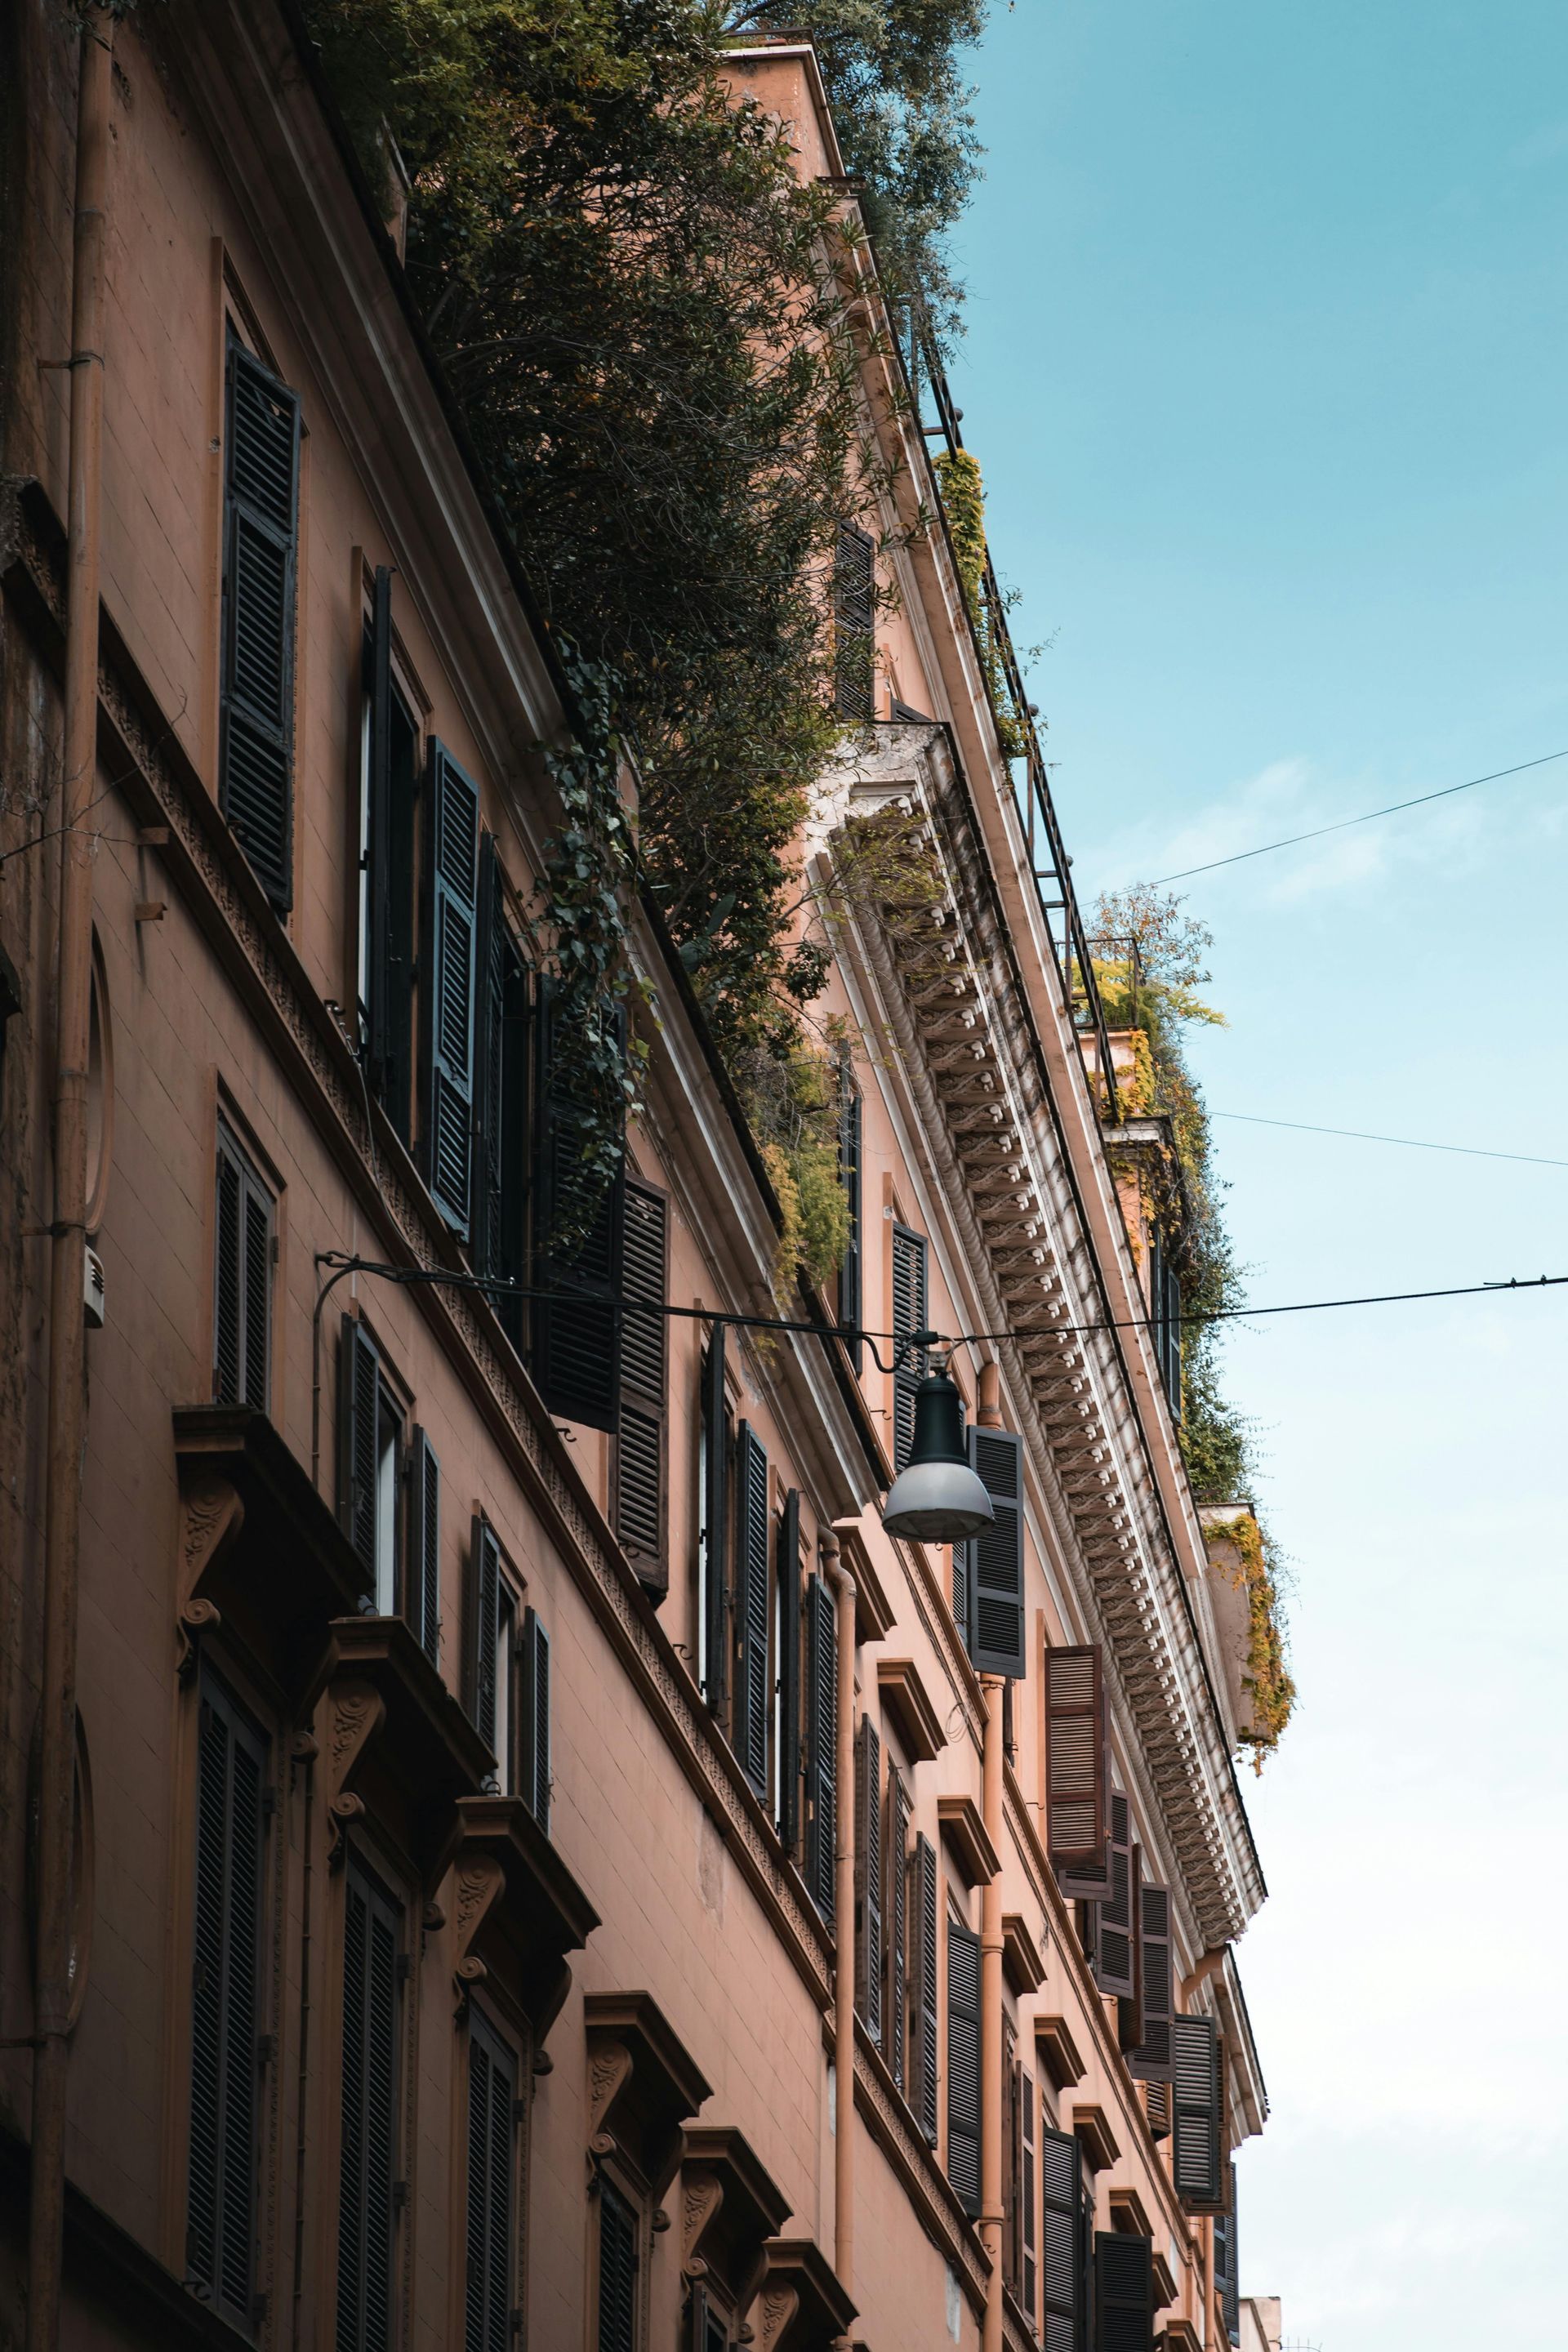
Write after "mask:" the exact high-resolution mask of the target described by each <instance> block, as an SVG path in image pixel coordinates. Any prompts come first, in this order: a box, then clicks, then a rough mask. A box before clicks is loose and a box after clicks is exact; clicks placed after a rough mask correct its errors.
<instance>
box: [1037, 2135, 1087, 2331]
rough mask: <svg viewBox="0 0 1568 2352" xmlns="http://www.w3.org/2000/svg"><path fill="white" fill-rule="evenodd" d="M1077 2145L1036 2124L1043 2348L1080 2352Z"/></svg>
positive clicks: (1071, 2139) (1079, 2195)
mask: <svg viewBox="0 0 1568 2352" xmlns="http://www.w3.org/2000/svg"><path fill="white" fill-rule="evenodd" d="M1079 2163H1080V2158H1079V2145H1078V2142H1077V2140H1076V2139H1075V2138H1074V2137H1073V2136H1072V2134H1071V2133H1070V2132H1060V2131H1052V2130H1050V2129H1049V2128H1048V2127H1047V2126H1041V2130H1040V2214H1041V2231H1040V2269H1041V2272H1042V2286H1043V2290H1044V2293H1043V2296H1042V2300H1043V2302H1044V2304H1045V2327H1046V2332H1045V2337H1044V2343H1045V2352H1082V2346H1083V2317H1084V2311H1083V2303H1084V2296H1083V2265H1082V2261H1081V2259H1080V2253H1079V2213H1080V2209H1081V2205H1082V2197H1081V2192H1080V2189H1079Z"/></svg>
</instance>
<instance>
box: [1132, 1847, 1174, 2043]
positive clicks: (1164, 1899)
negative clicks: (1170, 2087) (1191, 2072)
mask: <svg viewBox="0 0 1568 2352" xmlns="http://www.w3.org/2000/svg"><path fill="white" fill-rule="evenodd" d="M1138 1909H1139V1942H1140V1944H1141V1945H1142V1954H1143V2038H1142V2042H1140V2043H1139V2044H1138V2046H1137V2048H1136V2049H1134V2050H1131V2051H1129V2053H1128V2055H1127V2067H1128V2072H1129V2073H1130V2074H1133V2075H1135V2076H1136V2077H1137V2078H1138V2079H1139V2080H1141V2081H1142V2082H1145V2083H1168V2082H1169V2081H1170V2079H1171V2017H1172V2012H1173V2009H1174V2007H1175V2003H1174V2001H1173V1999H1172V1991H1173V1983H1172V1961H1171V1896H1170V1890H1169V1889H1168V1888H1167V1887H1163V1886H1157V1885H1154V1884H1153V1882H1152V1880H1151V1881H1149V1882H1147V1883H1146V1884H1145V1885H1144V1886H1143V1888H1142V1894H1141V1896H1140V1901H1139V1906H1138Z"/></svg>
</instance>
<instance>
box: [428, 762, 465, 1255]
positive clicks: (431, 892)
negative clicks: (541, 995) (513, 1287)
mask: <svg viewBox="0 0 1568 2352" xmlns="http://www.w3.org/2000/svg"><path fill="white" fill-rule="evenodd" d="M422 878H423V885H424V889H423V920H422V923H421V931H422V942H421V953H420V959H419V969H420V989H419V1004H420V1023H419V1027H420V1040H421V1044H422V1046H423V1049H424V1050H423V1060H424V1068H425V1103H424V1134H423V1136H422V1138H421V1145H420V1149H421V1165H422V1167H423V1169H424V1174H425V1181H426V1184H427V1185H428V1187H429V1190H430V1197H431V1199H432V1200H433V1201H434V1202H435V1203H436V1206H437V1208H438V1209H439V1210H440V1212H441V1214H442V1215H443V1216H444V1217H445V1218H446V1220H447V1223H448V1224H449V1225H450V1226H451V1228H452V1230H453V1232H454V1233H455V1234H457V1235H458V1239H459V1240H461V1241H467V1240H468V1235H469V1232H470V1229H471V1219H472V1215H473V1193H474V1190H475V1187H474V1182H473V1160H474V1134H473V1128H474V1062H475V1037H474V1013H475V993H476V964H477V956H476V946H477V933H478V929H479V786H478V785H477V784H476V783H475V782H474V780H473V778H472V777H471V776H469V775H468V774H466V773H465V772H464V771H463V770H462V769H461V768H460V767H459V766H458V762H457V761H456V760H454V759H453V757H452V755H451V753H450V752H449V751H447V747H446V745H445V744H444V743H438V742H437V741H436V740H435V739H434V738H433V737H432V739H431V743H430V756H429V761H428V765H427V767H426V777H425V856H424V869H423V877H422Z"/></svg>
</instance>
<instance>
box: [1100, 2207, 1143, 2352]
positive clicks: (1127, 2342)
mask: <svg viewBox="0 0 1568 2352" xmlns="http://www.w3.org/2000/svg"><path fill="white" fill-rule="evenodd" d="M1094 2303H1095V2335H1094V2341H1095V2352H1153V2345H1154V2249H1153V2246H1152V2243H1151V2242H1150V2241H1149V2240H1148V2239H1147V2238H1134V2237H1128V2236H1124V2235H1123V2234H1122V2233H1121V2231H1110V2230H1100V2231H1097V2233H1096V2235H1095V2241H1094Z"/></svg>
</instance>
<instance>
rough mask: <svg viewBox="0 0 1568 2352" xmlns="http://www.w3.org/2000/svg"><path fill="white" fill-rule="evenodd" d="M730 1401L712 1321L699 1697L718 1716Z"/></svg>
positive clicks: (723, 1664) (725, 1686)
mask: <svg viewBox="0 0 1568 2352" xmlns="http://www.w3.org/2000/svg"><path fill="white" fill-rule="evenodd" d="M729 1612H730V1404H729V1392H728V1390H727V1388H726V1386H725V1381H724V1326H723V1324H722V1323H715V1325H714V1326H713V1330H712V1335H711V1337H710V1339H709V1342H708V1353H707V1355H706V1357H705V1358H704V1359H703V1364H702V1619H703V1623H702V1637H703V1650H704V1662H705V1665H706V1673H705V1675H704V1686H703V1696H704V1697H705V1698H706V1699H707V1701H708V1704H709V1706H710V1707H711V1708H712V1710H713V1713H714V1714H715V1715H716V1716H718V1717H720V1718H721V1719H722V1717H723V1714H724V1707H725V1703H726V1701H727V1699H728V1696H729V1691H730V1613H729Z"/></svg>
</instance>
